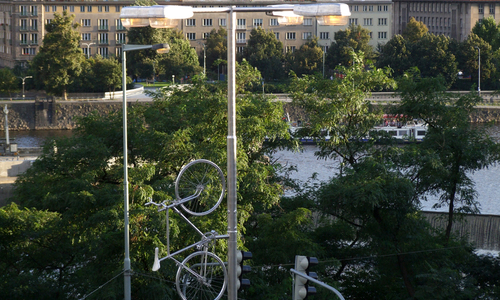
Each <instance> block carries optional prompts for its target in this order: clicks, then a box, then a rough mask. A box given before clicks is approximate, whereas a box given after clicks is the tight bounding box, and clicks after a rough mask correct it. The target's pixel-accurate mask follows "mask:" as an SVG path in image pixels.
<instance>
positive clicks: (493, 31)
mask: <svg viewBox="0 0 500 300" xmlns="http://www.w3.org/2000/svg"><path fill="white" fill-rule="evenodd" d="M471 32H472V33H474V34H475V35H477V36H478V37H480V38H481V39H483V40H484V41H486V42H487V43H488V44H490V46H491V48H493V49H498V48H499V47H500V26H499V25H498V24H497V23H496V21H495V18H494V17H492V16H490V17H487V18H484V19H483V20H482V22H481V23H480V22H477V23H476V25H474V27H472V30H471Z"/></svg>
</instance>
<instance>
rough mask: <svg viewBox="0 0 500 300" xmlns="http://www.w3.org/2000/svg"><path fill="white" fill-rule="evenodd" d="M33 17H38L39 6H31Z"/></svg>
mask: <svg viewBox="0 0 500 300" xmlns="http://www.w3.org/2000/svg"><path fill="white" fill-rule="evenodd" d="M31 15H32V16H38V6H34V5H32V6H31Z"/></svg>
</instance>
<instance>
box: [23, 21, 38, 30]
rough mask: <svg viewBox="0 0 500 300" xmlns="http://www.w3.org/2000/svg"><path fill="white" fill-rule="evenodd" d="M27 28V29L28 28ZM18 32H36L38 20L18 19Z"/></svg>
mask: <svg viewBox="0 0 500 300" xmlns="http://www.w3.org/2000/svg"><path fill="white" fill-rule="evenodd" d="M28 26H29V27H28ZM19 30H20V31H25V30H38V19H29V20H28V19H20V20H19Z"/></svg>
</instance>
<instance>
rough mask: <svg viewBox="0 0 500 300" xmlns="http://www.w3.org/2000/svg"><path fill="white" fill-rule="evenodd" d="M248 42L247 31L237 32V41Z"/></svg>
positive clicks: (240, 42)
mask: <svg viewBox="0 0 500 300" xmlns="http://www.w3.org/2000/svg"><path fill="white" fill-rule="evenodd" d="M246 42H247V34H246V33H245V32H238V33H236V43H239V44H244V43H246Z"/></svg>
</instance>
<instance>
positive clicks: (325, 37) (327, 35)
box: [319, 32, 330, 40]
mask: <svg viewBox="0 0 500 300" xmlns="http://www.w3.org/2000/svg"><path fill="white" fill-rule="evenodd" d="M319 38H320V39H321V40H328V39H329V38H330V33H329V32H320V33H319Z"/></svg>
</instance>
